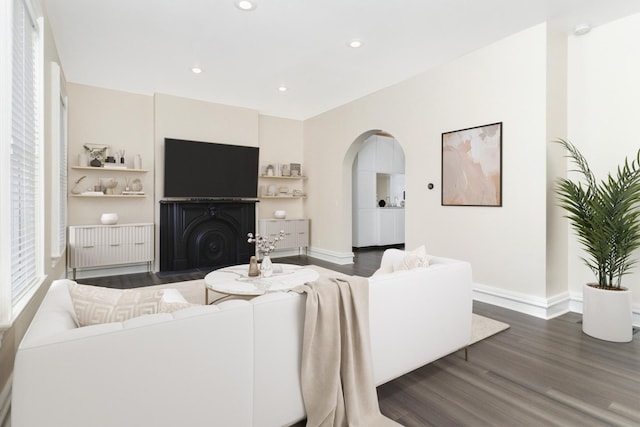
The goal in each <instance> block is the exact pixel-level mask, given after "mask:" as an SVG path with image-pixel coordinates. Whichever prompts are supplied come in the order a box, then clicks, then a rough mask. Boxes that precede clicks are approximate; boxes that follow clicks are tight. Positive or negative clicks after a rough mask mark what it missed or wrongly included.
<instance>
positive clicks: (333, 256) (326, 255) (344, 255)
mask: <svg viewBox="0 0 640 427" xmlns="http://www.w3.org/2000/svg"><path fill="white" fill-rule="evenodd" d="M308 252H309V256H310V257H313V258H318V259H321V260H323V261H328V262H332V263H334V264H339V265H346V264H353V252H334V251H329V250H327V249H320V248H313V247H312V248H309V250H308Z"/></svg>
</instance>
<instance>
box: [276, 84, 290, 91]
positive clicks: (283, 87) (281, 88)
mask: <svg viewBox="0 0 640 427" xmlns="http://www.w3.org/2000/svg"><path fill="white" fill-rule="evenodd" d="M287 89H288V88H287V87H286V86H284V85H282V86H280V87H278V90H279V91H280V92H286V91H287Z"/></svg>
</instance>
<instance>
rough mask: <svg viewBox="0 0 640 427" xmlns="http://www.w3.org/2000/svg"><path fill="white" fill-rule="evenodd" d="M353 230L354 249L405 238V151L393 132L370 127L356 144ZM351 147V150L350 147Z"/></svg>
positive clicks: (389, 244) (391, 244)
mask: <svg viewBox="0 0 640 427" xmlns="http://www.w3.org/2000/svg"><path fill="white" fill-rule="evenodd" d="M352 149H353V150H354V151H355V154H354V159H353V164H352V168H351V177H352V179H351V184H352V187H351V196H352V203H351V214H352V221H351V224H352V226H351V232H352V245H351V246H352V247H353V248H354V250H358V249H364V248H380V247H398V246H402V245H404V242H405V214H404V209H405V203H406V199H405V196H406V193H405V155H404V150H403V149H402V146H401V145H400V143H399V142H398V141H397V140H396V139H395V137H394V136H393V135H391V134H390V133H388V132H385V131H382V130H370V131H368V132H365V133H363V134H362V135H360V136H359V137H358V138H357V139H356V141H354V143H353V145H352ZM350 151H351V150H350Z"/></svg>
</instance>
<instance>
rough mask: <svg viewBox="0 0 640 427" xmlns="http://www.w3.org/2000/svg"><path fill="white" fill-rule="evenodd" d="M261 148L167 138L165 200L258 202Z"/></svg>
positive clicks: (165, 144)
mask: <svg viewBox="0 0 640 427" xmlns="http://www.w3.org/2000/svg"><path fill="white" fill-rule="evenodd" d="M259 151H260V149H259V148H258V147H245V146H240V145H228V144H216V143H212V142H198V141H187V140H183V139H172V138H165V140H164V197H172V198H173V197H175V198H211V199H254V198H256V197H257V195H258V158H259Z"/></svg>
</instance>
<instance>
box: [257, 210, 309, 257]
mask: <svg viewBox="0 0 640 427" xmlns="http://www.w3.org/2000/svg"><path fill="white" fill-rule="evenodd" d="M258 230H259V231H258V232H259V233H260V234H261V235H262V236H265V237H268V238H269V239H273V238H274V237H275V236H276V235H277V234H278V233H279V232H280V231H283V232H284V239H283V240H282V241H280V242H278V244H277V246H276V249H277V250H283V249H298V250H300V249H301V248H307V247H309V220H308V219H303V218H300V219H261V220H259V221H258Z"/></svg>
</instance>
